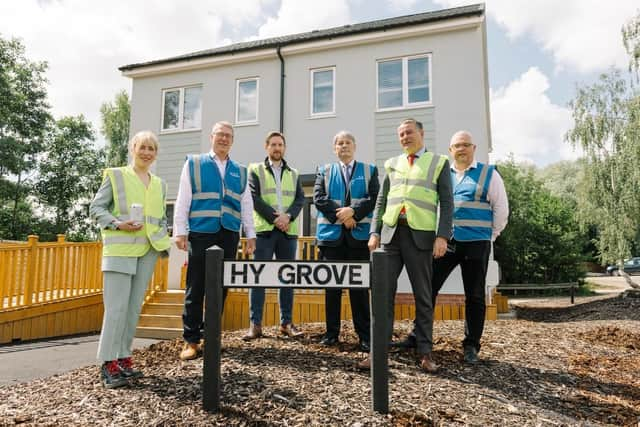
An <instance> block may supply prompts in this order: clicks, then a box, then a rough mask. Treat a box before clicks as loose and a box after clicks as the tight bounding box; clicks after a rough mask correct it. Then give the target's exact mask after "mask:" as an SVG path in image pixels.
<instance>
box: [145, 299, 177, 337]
mask: <svg viewBox="0 0 640 427" xmlns="http://www.w3.org/2000/svg"><path fill="white" fill-rule="evenodd" d="M183 307H184V291H183V290H168V291H164V292H157V293H156V294H155V295H154V296H153V298H152V300H151V301H150V302H148V303H146V304H145V305H144V306H143V307H142V313H141V314H140V321H139V322H138V327H137V328H136V337H138V338H156V339H173V338H178V337H181V336H182V309H183Z"/></svg>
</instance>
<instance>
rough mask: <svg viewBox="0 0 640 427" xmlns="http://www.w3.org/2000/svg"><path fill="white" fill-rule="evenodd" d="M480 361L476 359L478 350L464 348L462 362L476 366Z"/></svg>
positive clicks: (469, 347)
mask: <svg viewBox="0 0 640 427" xmlns="http://www.w3.org/2000/svg"><path fill="white" fill-rule="evenodd" d="M479 361H480V359H479V358H478V350H476V348H475V347H471V346H467V347H465V348H464V362H465V363H470V364H472V365H473V364H476V363H478V362H479Z"/></svg>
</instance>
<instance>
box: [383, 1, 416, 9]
mask: <svg viewBox="0 0 640 427" xmlns="http://www.w3.org/2000/svg"><path fill="white" fill-rule="evenodd" d="M418 1H419V0H385V3H387V4H388V5H389V8H390V9H391V10H395V11H404V10H407V9H411V8H413V7H414V5H416V4H417V3H418Z"/></svg>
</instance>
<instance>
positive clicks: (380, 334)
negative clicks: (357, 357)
mask: <svg viewBox="0 0 640 427" xmlns="http://www.w3.org/2000/svg"><path fill="white" fill-rule="evenodd" d="M371 261H372V262H371V265H372V268H371V354H370V357H371V402H372V404H373V410H374V411H376V412H379V413H383V414H386V413H388V412H389V360H388V359H389V337H390V335H391V334H389V328H391V327H392V321H393V319H389V318H388V315H387V307H388V304H389V298H390V296H389V283H388V280H389V257H388V256H387V254H385V253H384V252H383V250H382V249H376V250H375V251H374V252H373V254H372V259H371Z"/></svg>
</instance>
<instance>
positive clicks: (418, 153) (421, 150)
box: [407, 147, 427, 157]
mask: <svg viewBox="0 0 640 427" xmlns="http://www.w3.org/2000/svg"><path fill="white" fill-rule="evenodd" d="M426 151H427V147H422V148H421V149H419V150H418V151H416V152H415V153H413V155H414V156H416V157H421V156H422V155H423V154H424V153H426ZM407 157H409V155H408V154H407Z"/></svg>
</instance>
